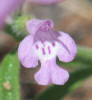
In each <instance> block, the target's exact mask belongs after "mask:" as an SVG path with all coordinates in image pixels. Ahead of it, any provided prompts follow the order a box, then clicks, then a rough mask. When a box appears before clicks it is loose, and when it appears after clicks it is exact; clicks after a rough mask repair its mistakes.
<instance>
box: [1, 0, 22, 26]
mask: <svg viewBox="0 0 92 100" xmlns="http://www.w3.org/2000/svg"><path fill="white" fill-rule="evenodd" d="M21 1H22V0H7V1H6V0H0V27H2V25H3V24H4V22H5V19H6V17H7V16H9V14H11V12H13V11H14V10H15V8H17V6H18V5H19V4H20V2H21Z"/></svg>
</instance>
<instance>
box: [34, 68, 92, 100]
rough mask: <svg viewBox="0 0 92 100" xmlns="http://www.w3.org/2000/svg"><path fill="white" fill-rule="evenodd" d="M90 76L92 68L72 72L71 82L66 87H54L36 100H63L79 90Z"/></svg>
mask: <svg viewBox="0 0 92 100" xmlns="http://www.w3.org/2000/svg"><path fill="white" fill-rule="evenodd" d="M90 75H92V68H91V67H90V68H89V67H88V68H85V69H82V70H78V71H75V72H72V73H71V74H70V79H69V81H68V82H67V83H66V84H65V85H64V86H56V85H53V86H51V87H50V88H48V89H47V90H46V91H45V92H43V93H42V94H41V95H40V96H39V97H37V98H36V100H62V98H63V97H64V96H66V95H67V94H68V93H71V92H72V91H74V90H75V89H76V88H78V86H79V85H80V84H79V83H80V82H82V81H83V80H84V79H86V78H87V77H89V76H90Z"/></svg>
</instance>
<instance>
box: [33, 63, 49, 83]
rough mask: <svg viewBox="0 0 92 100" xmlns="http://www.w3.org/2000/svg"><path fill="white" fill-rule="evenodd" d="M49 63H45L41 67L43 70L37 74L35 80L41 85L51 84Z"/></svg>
mask: <svg viewBox="0 0 92 100" xmlns="http://www.w3.org/2000/svg"><path fill="white" fill-rule="evenodd" d="M48 63H49V62H44V63H43V64H42V65H41V69H40V70H39V71H38V72H37V73H36V74H35V80H36V81H37V83H38V84H40V85H49V84H50V68H49V67H50V66H49V65H48Z"/></svg>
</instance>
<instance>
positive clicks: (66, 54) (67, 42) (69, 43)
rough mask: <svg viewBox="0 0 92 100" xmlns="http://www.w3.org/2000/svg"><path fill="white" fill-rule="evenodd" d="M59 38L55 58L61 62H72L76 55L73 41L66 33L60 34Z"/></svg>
mask: <svg viewBox="0 0 92 100" xmlns="http://www.w3.org/2000/svg"><path fill="white" fill-rule="evenodd" d="M60 34H61V36H60V37H59V38H58V39H59V45H60V46H59V51H58V53H57V56H58V58H59V60H61V61H63V62H70V61H72V60H73V59H74V58H75V56H76V53H77V47H76V44H75V42H74V40H73V39H72V38H71V37H70V36H69V35H68V34H66V33H64V32H60Z"/></svg>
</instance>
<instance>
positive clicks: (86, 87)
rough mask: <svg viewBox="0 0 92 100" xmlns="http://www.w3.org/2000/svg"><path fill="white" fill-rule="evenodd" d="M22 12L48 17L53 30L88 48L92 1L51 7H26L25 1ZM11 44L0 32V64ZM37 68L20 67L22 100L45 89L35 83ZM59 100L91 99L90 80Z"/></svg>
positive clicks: (29, 99) (91, 40)
mask: <svg viewBox="0 0 92 100" xmlns="http://www.w3.org/2000/svg"><path fill="white" fill-rule="evenodd" d="M22 13H23V14H29V15H30V14H31V15H35V16H36V17H37V18H40V19H44V18H47V19H48V18H51V19H53V20H54V22H55V29H56V30H62V31H64V32H67V33H69V34H70V35H71V36H72V37H73V38H74V39H75V41H76V43H77V44H79V45H82V46H86V47H92V0H65V1H64V2H63V3H60V4H58V5H52V6H39V5H36V4H30V3H29V2H28V0H25V2H24V4H23V7H22ZM15 45H16V41H15V40H14V39H13V37H12V36H10V35H8V34H6V33H5V32H4V31H3V30H0V61H2V59H3V57H4V56H5V54H7V53H8V52H10V51H12V50H13V48H14V47H15ZM38 69H39V68H37V69H26V68H23V67H21V74H20V84H21V92H22V93H21V99H22V100H32V99H33V98H34V97H35V96H37V95H39V93H41V92H42V91H44V90H45V89H46V88H48V87H46V86H39V85H36V84H35V81H34V79H33V74H34V72H36V71H37V70H38ZM69 70H70V69H69ZM63 100H92V77H90V78H89V79H87V80H86V81H84V83H83V84H82V85H81V86H80V87H79V88H78V89H77V90H76V91H74V92H73V93H71V94H69V95H68V96H67V97H65V98H64V99H63Z"/></svg>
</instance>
